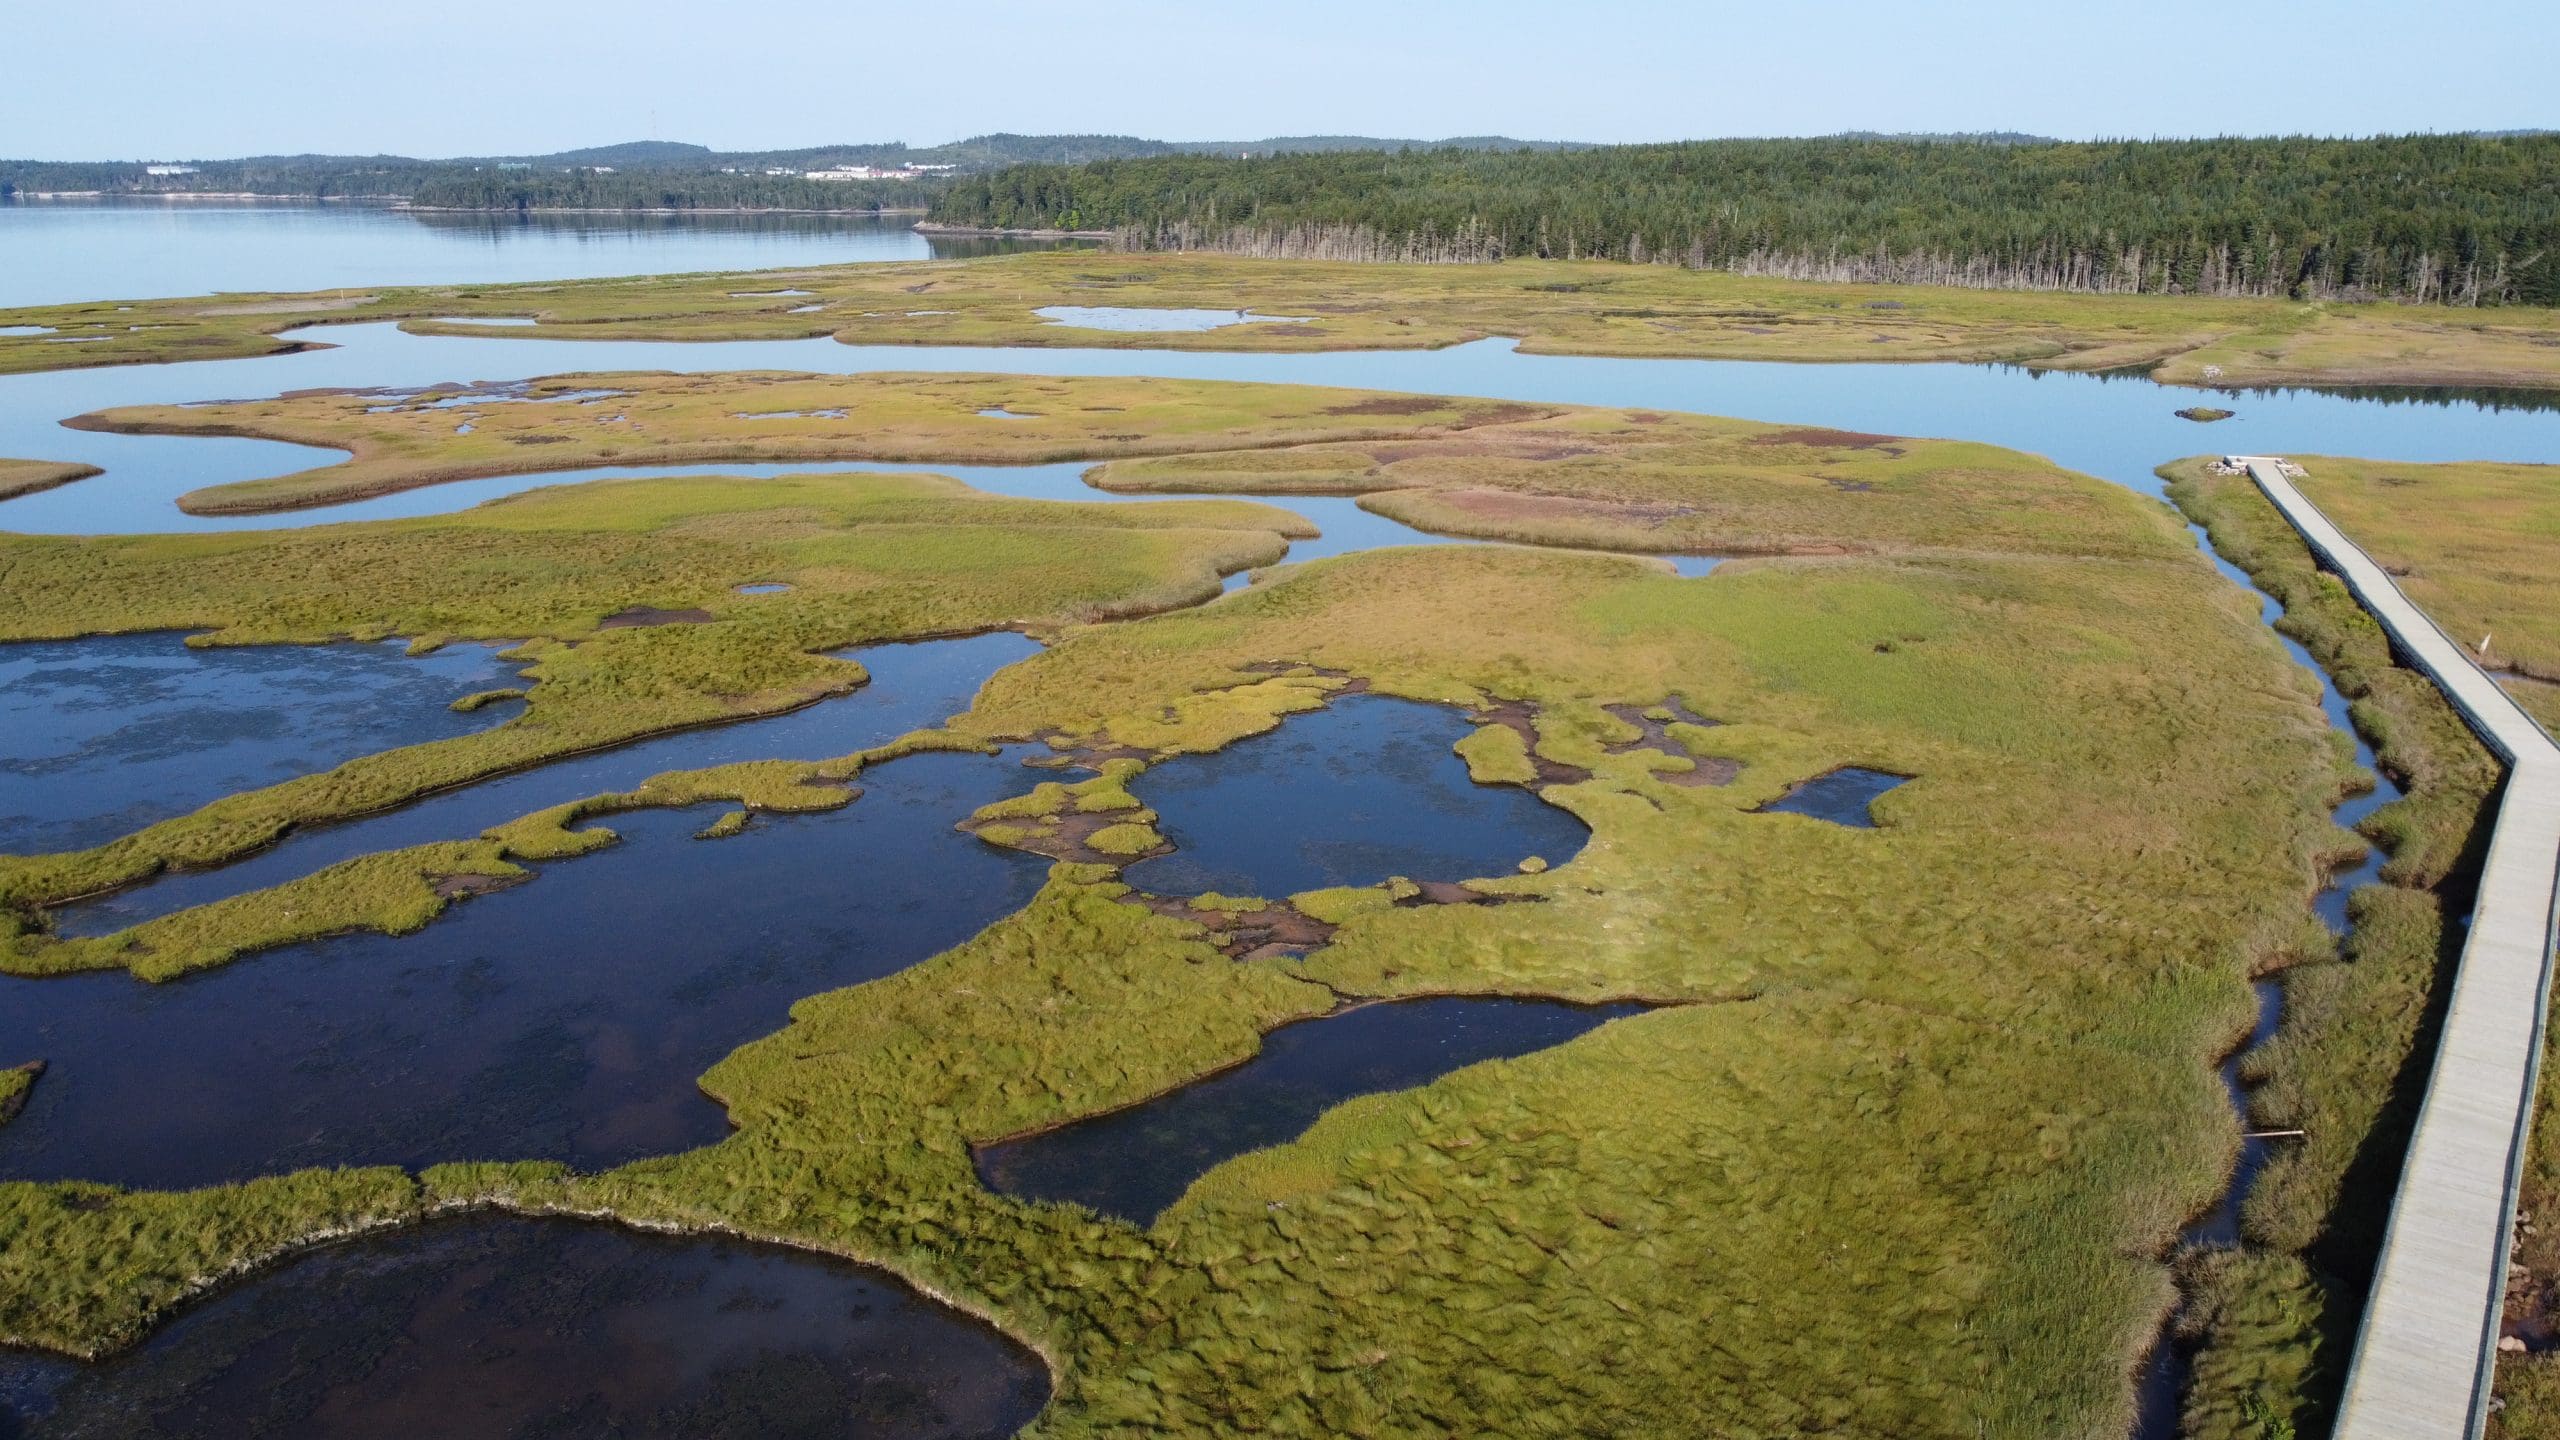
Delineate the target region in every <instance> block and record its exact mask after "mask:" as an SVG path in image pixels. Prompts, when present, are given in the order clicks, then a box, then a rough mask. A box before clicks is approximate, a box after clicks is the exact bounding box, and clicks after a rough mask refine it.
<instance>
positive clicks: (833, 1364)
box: [0, 1215, 1049, 1440]
mask: <svg viewBox="0 0 2560 1440" xmlns="http://www.w3.org/2000/svg"><path fill="white" fill-rule="evenodd" d="M12 1371H14V1372H16V1373H15V1374H14V1375H12V1374H11V1373H10V1372H12ZM11 1382H14V1383H11ZM1048 1390H1049V1381H1048V1375H1047V1372H1046V1370H1045V1369H1044V1368H1043V1367H1042V1365H1041V1364H1040V1361H1039V1359H1038V1357H1036V1356H1034V1355H1033V1354H1032V1353H1031V1352H1029V1351H1028V1350H1025V1349H1024V1348H1022V1347H1021V1346H1020V1345H1017V1344H1015V1343H1013V1342H1012V1341H1010V1340H1008V1339H1006V1338H1005V1337H1004V1336H1002V1335H999V1334H998V1333H996V1332H995V1331H994V1330H992V1329H989V1328H988V1327H986V1326H984V1325H982V1324H979V1323H978V1322H976V1321H975V1320H974V1319H971V1318H970V1317H967V1316H964V1315H961V1314H959V1313H958V1312H956V1311H952V1310H949V1309H946V1308H945V1307H943V1306H940V1305H937V1304H935V1303H933V1302H932V1301H929V1300H927V1299H925V1298H924V1297H923V1296H921V1295H918V1294H917V1293H916V1292H915V1291H913V1290H911V1289H909V1288H908V1287H906V1286H904V1285H902V1284H900V1283H898V1282H897V1281H896V1280H895V1279H894V1278H892V1277H890V1276H888V1275H886V1274H883V1273H881V1272H878V1271H873V1270H868V1269H864V1268H862V1267H859V1266H854V1265H849V1264H845V1263H842V1262H840V1261H835V1260H831V1259H827V1258H824V1257H821V1256H816V1255H809V1254H803V1253H800V1252H796V1251H791V1250H785V1249H780V1248H776V1247H771V1246H759V1245H750V1244H747V1243H744V1242H740V1241H735V1240H725V1239H713V1238H683V1239H679V1238H675V1237H670V1236H659V1235H647V1234H640V1233H636V1232H633V1231H628V1230H623V1229H619V1228H615V1227H612V1226H606V1225H597V1224H590V1223H586V1222H581V1221H573V1220H550V1219H542V1220H536V1219H526V1218H522V1217H516V1216H503V1215H477V1216H469V1217H463V1218H457V1219H449V1220H440V1221H435V1222H433V1223H430V1224H428V1225H425V1226H422V1227H418V1228H415V1229H410V1230H404V1231H395V1232H391V1233H388V1234H384V1235H379V1236H373V1237H369V1238H365V1239H359V1240H353V1241H349V1242H346V1243H343V1244H338V1245H332V1246H329V1247H327V1248H325V1249H322V1250H318V1251H314V1252H312V1253H310V1254H308V1255H305V1256H302V1257H301V1258H299V1259H296V1260H293V1261H291V1262H289V1263H287V1264H285V1265H284V1266H282V1267H281V1268H279V1269H276V1270H274V1271H271V1272H269V1273H267V1274H264V1275H261V1276H258V1277H256V1278H254V1279H251V1280H249V1281H247V1282H245V1283H243V1284H241V1285H240V1286H238V1287H237V1288H236V1289H233V1290H231V1291H229V1292H228V1293H226V1294H223V1295H221V1296H218V1297H216V1298H215V1299H213V1300H211V1301H209V1302H206V1303H204V1304H202V1305H199V1306H196V1307H194V1308H193V1309H191V1310H189V1311H188V1312H187V1313H186V1314H185V1315H184V1316H182V1317H181V1318H179V1319H178V1320H177V1321H175V1322H174V1323H172V1324H170V1325H169V1326H168V1327H166V1328H165V1329H163V1330H161V1331H159V1332H158V1333H157V1334H155V1335H153V1336H152V1338H151V1339H150V1340H148V1341H146V1342H145V1343H144V1344H143V1345H142V1346H141V1347H140V1348H139V1349H137V1350H134V1351H132V1352H130V1353H128V1354H125V1355H122V1356H119V1357H116V1358H114V1359H111V1360H108V1361H106V1362H104V1363H103V1364H99V1365H94V1366H77V1365H72V1364H68V1363H64V1362H57V1361H50V1360H40V1359H36V1358H34V1357H21V1356H8V1355H0V1406H8V1405H14V1407H15V1408H16V1409H17V1410H18V1411H19V1414H18V1415H17V1417H15V1418H14V1419H13V1418H12V1417H11V1416H10V1415H9V1414H8V1413H7V1410H6V1409H4V1408H0V1436H14V1435H17V1434H20V1433H23V1434H26V1435H30V1436H44V1437H63V1440H86V1437H97V1440H160V1437H167V1440H179V1437H186V1440H216V1437H231V1436H294V1437H297V1440H359V1437H362V1440H372V1437H384V1440H394V1437H396V1440H419V1437H445V1436H453V1437H462V1436H471V1437H498V1436H524V1437H532V1436H561V1437H567V1436H604V1435H610V1436H620V1437H644V1436H649V1437H655V1436H664V1437H669V1440H679V1437H681V1440H696V1437H705V1440H709V1437H737V1440H793V1437H803V1436H806V1437H821V1436H823V1437H829V1440H836V1437H871V1436H878V1437H897V1440H978V1437H988V1440H995V1437H1002V1436H1007V1435H1011V1434H1012V1433H1013V1432H1014V1431H1015V1430H1017V1429H1019V1428H1021V1426H1023V1425H1024V1424H1026V1423H1027V1422H1029V1420H1030V1419H1031V1417H1032V1416H1033V1415H1035V1414H1037V1413H1039V1409H1040V1406H1041V1405H1042V1404H1043V1403H1044V1402H1045V1401H1046V1400H1047V1398H1048ZM22 1426H23V1429H22V1428H21V1427H22Z"/></svg>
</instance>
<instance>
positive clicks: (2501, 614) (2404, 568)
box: [2300, 455, 2560, 729]
mask: <svg viewBox="0 0 2560 1440" xmlns="http://www.w3.org/2000/svg"><path fill="white" fill-rule="evenodd" d="M2300 458H2301V460H2302V463H2303V466H2304V468H2305V469H2306V470H2307V471H2308V472H2309V473H2308V474H2307V475H2306V476H2305V477H2304V478H2303V480H2302V481H2301V482H2300V484H2301V488H2302V493H2303V494H2305V495H2308V496H2309V497H2311V500H2312V502H2313V503H2314V504H2317V505H2318V506H2319V507H2320V509H2321V512H2322V513H2323V514H2326V515H2327V516H2328V517H2329V518H2330V519H2332V520H2335V521H2336V522H2337V523H2338V526H2339V528H2341V529H2343V530H2345V531H2346V532H2347V534H2348V535H2350V536H2352V537H2353V538H2354V539H2355V542H2356V543H2357V544H2359V545H2361V546H2363V547H2364V548H2365V551H2366V553H2368V554H2370V555H2372V556H2373V558H2374V560H2375V561H2376V562H2378V563H2379V564H2380V565H2381V566H2382V567H2383V568H2384V569H2386V570H2389V571H2390V572H2391V575H2392V579H2393V581H2394V582H2395V583H2397V584H2398V585H2399V587H2400V590H2401V593H2403V594H2405V595H2407V596H2408V597H2409V598H2410V599H2411V600H2412V601H2414V602H2416V603H2417V605H2418V607H2419V608H2420V609H2422V610H2424V611H2426V612H2427V615H2428V618H2430V619H2432V620H2434V621H2435V622H2436V623H2437V624H2438V625H2441V626H2442V627H2444V629H2445V631H2446V633H2448V634H2450V635H2451V636H2452V637H2453V638H2454V640H2455V642H2456V643H2458V644H2460V645H2462V646H2463V647H2464V648H2465V649H2468V650H2471V651H2472V652H2473V653H2474V655H2475V656H2477V657H2478V659H2479V661H2480V663H2481V664H2482V665H2483V666H2485V667H2486V668H2488V669H2490V670H2492V671H2495V672H2501V679H2502V680H2503V681H2504V682H2505V684H2506V686H2507V689H2508V691H2509V693H2511V694H2513V695H2514V696H2515V697H2516V700H2517V701H2518V703H2520V704H2522V705H2523V706H2524V707H2525V708H2526V709H2527V710H2529V711H2531V712H2533V715H2534V718H2536V719H2538V720H2540V721H2541V722H2542V723H2543V725H2544V726H2545V727H2547V728H2552V729H2560V603H2556V602H2560V466H2553V465H2500V464H2492V463H2488V462H2485V461H2469V462H2463V463H2458V464H2446V465H2406V464H2400V463H2397V462H2387V461H2380V460H2352V459H2344V458H2340V457H2336V456H2328V455H2315V456H2303V457H2300ZM2484 639H2485V640H2486V641H2487V642H2488V643H2487V646H2486V647H2485V649H2484V648H2483V647H2482V645H2481V642H2482V641H2483V640H2484Z"/></svg>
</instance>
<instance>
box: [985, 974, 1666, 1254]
mask: <svg viewBox="0 0 2560 1440" xmlns="http://www.w3.org/2000/svg"><path fill="white" fill-rule="evenodd" d="M1644 1008H1645V1007H1643V1006H1641V1005H1567V1004H1563V1003H1561V1002H1559V1001H1553V1000H1511V999H1498V998H1487V997H1480V996H1438V997H1435V998H1432V999H1427V1000H1397V1001H1392V1002H1387V1003H1383V1004H1374V1005H1362V1006H1358V1007H1356V1008H1354V1009H1349V1010H1343V1011H1338V1012H1336V1013H1334V1014H1331V1015H1326V1016H1320V1017H1318V1018H1316V1019H1312V1020H1301V1021H1298V1022H1297V1023H1295V1024H1292V1025H1283V1026H1281V1027H1280V1028H1279V1029H1277V1030H1274V1031H1272V1032H1271V1033H1270V1034H1268V1035H1265V1036H1264V1037H1262V1052H1261V1053H1260V1054H1258V1055H1256V1056H1254V1057H1253V1058H1252V1059H1250V1060H1247V1061H1246V1062H1245V1063H1243V1064H1242V1065H1238V1066H1236V1067H1235V1068H1234V1069H1231V1070H1223V1071H1220V1072H1219V1073H1218V1074H1216V1075H1212V1076H1210V1077H1209V1078H1208V1079H1205V1080H1201V1081H1198V1082H1196V1083H1194V1084H1191V1085H1186V1086H1184V1087H1182V1088H1181V1089H1179V1090H1175V1091H1171V1092H1169V1093H1167V1094H1164V1095H1160V1096H1158V1097H1157V1098H1155V1099H1153V1100H1149V1101H1146V1102H1145V1103H1143V1104H1139V1105H1133V1106H1130V1107H1129V1108H1128V1109H1125V1110H1114V1111H1112V1112H1111V1113H1109V1114H1107V1115H1097V1116H1094V1117H1093V1118H1091V1119H1088V1120H1080V1121H1078V1122H1076V1123H1075V1124H1072V1125H1068V1126H1065V1127H1063V1128H1061V1129H1057V1130H1050V1131H1045V1132H1043V1133H1041V1134H1038V1135H1030V1136H1025V1137H1023V1138H1021V1139H1018V1140H1007V1141H1003V1142H1000V1143H997V1144H994V1145H986V1146H981V1147H979V1149H978V1152H977V1161H978V1177H979V1178H980V1179H981V1180H983V1181H985V1182H986V1184H987V1186H988V1187H989V1188H990V1189H994V1190H998V1191H1001V1192H1003V1193H1004V1194H1007V1195H1011V1196H1014V1197H1016V1198H1017V1199H1023V1200H1057V1201H1072V1202H1074V1203H1076V1204H1079V1205H1086V1206H1090V1207H1092V1208H1093V1209H1095V1210H1098V1211H1100V1212H1102V1213H1103V1214H1105V1215H1114V1216H1117V1217H1119V1218H1121V1219H1123V1220H1128V1221H1131V1222H1134V1223H1136V1224H1140V1225H1148V1224H1152V1223H1154V1221H1155V1218H1156V1217H1157V1216H1158V1215H1160V1214H1162V1213H1164V1210H1165V1208H1166V1207H1168V1206H1170V1205H1171V1204H1173V1202H1174V1201H1176V1200H1179V1199H1181V1198H1182V1192H1184V1191H1185V1190H1188V1189H1190V1188H1191V1182H1193V1181H1195V1180H1197V1179H1199V1178H1200V1177H1201V1176H1203V1175H1205V1174H1207V1173H1209V1171H1210V1170H1211V1169H1212V1168H1214V1167H1215V1166H1217V1165H1218V1164H1219V1163H1221V1162H1222V1161H1226V1160H1229V1159H1232V1158H1234V1157H1235V1156H1238V1155H1241V1154H1244V1153H1245V1152H1246V1151H1248V1150H1260V1149H1264V1148H1266V1147H1269V1146H1272V1145H1279V1144H1284V1143H1286V1142H1288V1141H1290V1140H1294V1139H1296V1138H1297V1137H1298V1136H1299V1135H1301V1134H1303V1133H1305V1131H1306V1129H1307V1127H1308V1126H1310V1125H1313V1124H1314V1123H1315V1122H1316V1119H1317V1117H1319V1116H1321V1115H1322V1114H1324V1112H1325V1111H1327V1110H1329V1109H1331V1108H1333V1107H1334V1106H1336V1105H1339V1104H1341V1103H1342V1102H1343V1101H1345V1100H1348V1099H1350V1098H1352V1097H1353V1096H1355V1095H1373V1094H1377V1093H1379V1092H1382V1091H1387V1090H1407V1089H1411V1088H1413V1087H1415V1086H1417V1085H1424V1084H1428V1083H1430V1082H1431V1081H1433V1080H1436V1079H1438V1078H1440V1077H1441V1076H1443V1075H1446V1074H1448V1073H1449V1072H1450V1071H1453V1070H1457V1069H1461V1068H1463V1067H1465V1066H1468V1065H1473V1064H1475V1063H1477V1062H1478V1061H1482V1060H1493V1059H1502V1058H1509V1057H1512V1056H1518V1055H1526V1054H1529V1053H1531V1052H1532V1051H1537V1050H1544V1049H1547V1048H1549V1047H1551V1046H1556V1045H1561V1044H1563V1043H1564V1042H1565V1041H1567V1040H1571V1039H1573V1038H1574V1037H1575V1036H1578V1035H1581V1034H1583V1033H1585V1032H1587V1031H1590V1030H1595V1029H1597V1028H1599V1027H1600V1026H1601V1025H1604V1024H1606V1023H1607V1022H1609V1021H1611V1020H1615V1019H1618V1018H1619V1017H1621V1016H1625V1015H1633V1014H1637V1013H1640V1012H1641V1011H1642V1010H1643V1009H1644Z"/></svg>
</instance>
